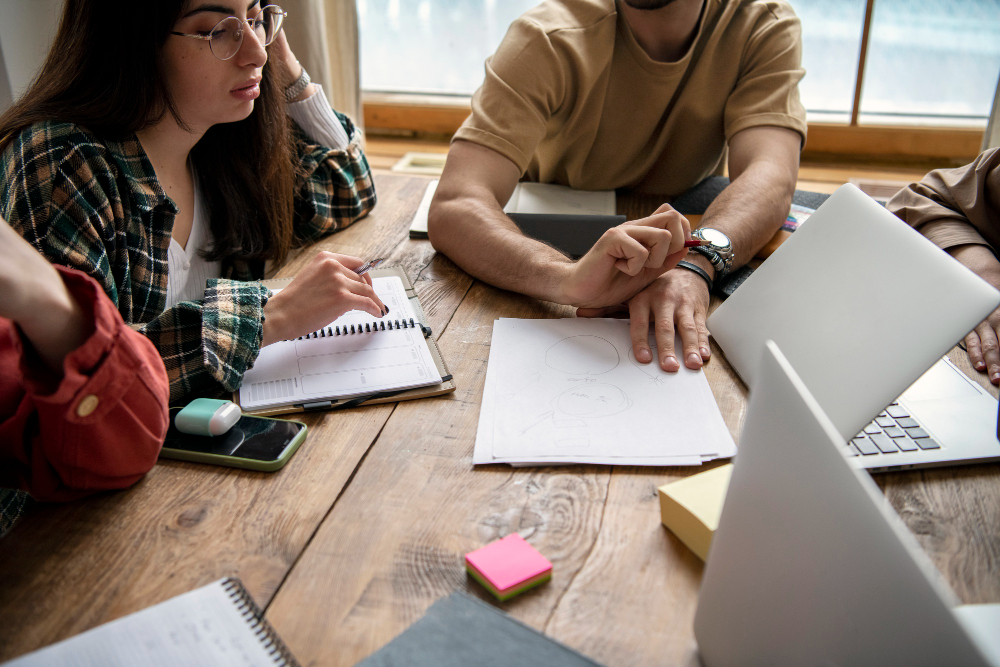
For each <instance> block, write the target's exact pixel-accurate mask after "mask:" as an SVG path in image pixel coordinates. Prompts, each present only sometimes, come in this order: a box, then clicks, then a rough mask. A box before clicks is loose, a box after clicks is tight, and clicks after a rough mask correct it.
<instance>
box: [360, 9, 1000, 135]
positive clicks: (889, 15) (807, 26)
mask: <svg viewBox="0 0 1000 667" xmlns="http://www.w3.org/2000/svg"><path fill="white" fill-rule="evenodd" d="M357 1H358V14H359V21H360V30H361V82H362V87H363V88H364V89H365V90H366V91H379V92H394V93H400V92H401V93H424V94H427V93H430V94H444V95H455V96H468V95H471V94H472V93H473V92H474V91H475V90H476V88H478V87H479V85H480V83H481V82H482V80H483V61H484V60H485V59H486V58H487V57H488V56H489V55H490V54H491V53H493V51H494V50H495V49H496V47H497V45H498V44H499V43H500V41H501V39H503V36H504V34H505V33H506V30H507V26H509V25H510V23H511V22H512V21H513V20H514V19H515V18H517V17H518V16H519V15H521V14H522V13H524V12H525V11H527V10H528V9H530V8H531V7H533V6H535V5H536V4H538V2H537V1H536V0H357ZM790 1H791V4H792V6H793V7H794V8H795V11H796V13H797V14H798V15H799V17H800V18H801V20H802V33H803V65H804V67H805V68H806V72H807V73H806V77H805V79H803V81H802V84H801V88H800V90H801V94H802V101H803V103H804V104H805V106H806V108H807V109H808V111H809V114H810V120H812V121H835V122H849V121H850V120H851V118H852V114H853V113H854V111H855V104H856V100H855V90H856V83H857V76H858V64H859V56H860V54H861V51H862V36H863V34H864V31H865V30H864V29H865V21H866V11H867V7H868V5H869V3H868V2H867V0H790ZM872 6H873V8H874V9H873V12H872V15H871V17H870V28H869V31H868V35H869V39H868V48H867V57H866V59H865V72H864V78H863V87H862V90H861V95H860V100H859V101H860V104H859V106H858V109H857V110H858V111H859V112H860V115H859V119H860V122H862V123H879V124H884V123H901V124H906V123H909V124H919V125H926V124H934V123H937V124H946V125H963V124H965V125H969V124H971V125H974V126H978V127H981V126H984V125H985V122H986V118H987V116H989V113H990V108H991V105H992V102H993V95H994V92H995V91H996V87H997V79H998V76H1000V0H874V2H873V4H872Z"/></svg>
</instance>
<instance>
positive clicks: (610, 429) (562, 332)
mask: <svg viewBox="0 0 1000 667" xmlns="http://www.w3.org/2000/svg"><path fill="white" fill-rule="evenodd" d="M631 342H632V341H631V337H630V335H629V325H628V323H627V322H623V321H620V320H610V319H594V320H587V319H578V318H566V319H561V320H507V319H501V320H498V321H497V322H496V323H495V324H494V330H493V341H492V346H491V350H490V361H489V369H490V370H489V373H490V374H491V375H490V376H488V378H489V379H487V385H486V390H485V391H486V393H484V399H483V410H484V411H485V412H484V415H485V419H487V420H488V421H489V422H490V423H489V424H488V426H487V427H486V429H484V427H483V425H482V424H481V425H480V432H479V433H478V434H477V443H478V441H479V439H482V440H483V441H484V442H488V443H489V444H488V447H489V448H490V451H491V455H492V457H493V458H495V459H513V460H520V461H541V460H549V459H552V460H572V458H573V457H576V456H579V457H582V458H583V459H593V458H595V457H597V458H609V459H619V458H620V459H623V460H624V459H629V458H638V459H643V460H649V459H654V458H662V457H666V458H670V457H680V458H685V457H691V458H694V459H695V461H696V462H697V461H699V460H701V459H702V458H704V457H706V456H714V455H718V454H719V453H720V452H721V453H723V455H726V456H728V455H730V454H731V452H732V450H733V449H734V445H733V444H732V438H731V437H730V436H729V432H728V429H727V428H726V426H725V423H724V422H723V421H722V418H721V415H719V411H718V407H717V405H716V403H715V398H714V397H713V396H712V392H711V389H710V388H709V386H708V382H707V381H706V380H705V376H704V373H702V372H701V371H692V370H688V369H686V368H681V369H680V370H679V371H678V372H676V373H666V372H664V371H663V370H662V369H661V368H660V367H659V364H658V363H657V362H656V361H653V362H651V363H650V364H639V363H638V362H637V361H635V359H634V357H633V356H632V355H631V353H630V349H631V347H632V345H631ZM650 343H653V341H652V340H650ZM655 350H656V348H655V345H653V355H654V359H655V357H656V351H655ZM626 356H628V357H629V359H630V363H621V362H622V361H623V360H624V358H625V357H626ZM491 383H492V385H491ZM491 386H492V392H491V391H490V390H491ZM490 396H492V397H493V398H492V400H488V399H489V397H490ZM487 408H488V409H487ZM487 429H488V430H487ZM478 447H479V445H478V444H477V448H478Z"/></svg>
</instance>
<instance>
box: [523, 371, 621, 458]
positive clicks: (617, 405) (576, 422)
mask: <svg viewBox="0 0 1000 667" xmlns="http://www.w3.org/2000/svg"><path fill="white" fill-rule="evenodd" d="M550 405H551V407H552V409H551V410H548V411H546V412H544V413H543V414H541V415H539V417H538V419H537V421H535V422H534V423H532V424H530V425H528V426H527V427H526V428H525V429H524V430H522V431H521V435H524V434H525V433H527V432H528V431H530V430H531V429H533V428H535V427H536V426H540V425H542V424H547V426H548V427H549V428H554V429H573V428H583V429H586V428H587V427H588V426H589V422H588V421H587V420H588V419H598V418H601V417H610V416H611V415H616V414H618V413H620V412H624V411H625V410H628V409H629V407H631V405H632V401H630V400H629V398H628V396H627V395H626V394H625V392H624V391H622V390H621V388H619V387H616V386H614V385H610V384H580V385H577V386H575V387H570V388H569V389H567V390H566V391H564V392H563V393H561V394H559V395H558V396H556V397H555V398H554V399H552V402H551V404H550ZM558 440H560V439H559V438H558V437H557V441H558ZM573 440H574V442H575V443H576V444H585V442H584V441H585V440H586V439H581V438H573Z"/></svg>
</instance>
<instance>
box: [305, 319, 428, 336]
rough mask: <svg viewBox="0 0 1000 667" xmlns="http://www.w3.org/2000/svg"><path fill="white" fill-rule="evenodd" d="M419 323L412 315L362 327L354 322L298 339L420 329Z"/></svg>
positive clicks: (324, 329) (327, 328) (314, 332)
mask: <svg viewBox="0 0 1000 667" xmlns="http://www.w3.org/2000/svg"><path fill="white" fill-rule="evenodd" d="M418 328H420V327H419V325H418V324H417V323H416V322H414V321H413V318H412V317H411V318H410V319H409V320H391V321H389V322H388V325H387V323H386V322H385V320H381V321H379V322H369V323H366V324H365V326H364V327H363V328H362V326H361V325H360V324H357V325H355V324H352V325H351V326H350V327H348V326H347V325H346V324H345V325H343V326H336V327H324V328H322V329H320V330H319V331H313V332H312V333H311V334H306V335H305V336H299V337H298V339H297V340H308V339H310V338H327V337H329V336H350V335H352V334H362V333H377V332H379V331H392V330H393V329H418Z"/></svg>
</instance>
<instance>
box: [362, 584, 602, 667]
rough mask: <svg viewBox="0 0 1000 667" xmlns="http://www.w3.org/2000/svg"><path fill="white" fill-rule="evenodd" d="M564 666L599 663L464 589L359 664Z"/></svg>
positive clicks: (378, 666)
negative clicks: (472, 595)
mask: <svg viewBox="0 0 1000 667" xmlns="http://www.w3.org/2000/svg"><path fill="white" fill-rule="evenodd" d="M418 665H420V666H425V665H434V666H435V667H467V666H468V665H480V666H483V667H493V666H494V665H495V666H496V667H508V666H509V665H524V666H525V667H531V666H532V665H538V667H543V666H544V667H561V666H562V665H590V666H593V665H598V663H596V662H594V661H593V660H591V659H590V658H587V657H585V656H583V655H581V654H579V653H577V652H576V651H573V650H571V649H569V648H566V647H565V646H563V645H562V644H559V643H558V642H555V641H553V640H551V639H549V638H548V637H546V636H545V635H543V634H541V633H540V632H538V631H536V630H534V629H532V628H530V627H528V626H527V625H525V624H523V623H521V622H520V621H517V620H515V619H513V618H511V617H510V616H508V615H507V614H505V613H503V612H502V611H499V610H498V609H494V608H493V607H491V606H490V605H488V604H486V603H484V602H480V601H479V600H476V599H475V598H473V597H470V596H468V595H466V594H465V593H461V592H456V593H452V594H451V595H449V596H448V597H446V598H442V599H440V600H438V601H437V602H435V603H434V604H432V605H431V607H430V609H428V610H427V613H426V614H424V616H423V618H421V619H420V620H419V621H417V622H416V623H414V624H413V625H411V626H410V627H409V628H407V629H406V630H405V631H404V632H403V634H401V635H399V636H398V637H396V638H395V639H393V640H392V641H391V642H389V643H388V644H386V645H385V646H383V647H382V648H381V649H379V650H378V651H377V652H375V653H373V654H372V655H370V656H368V658H366V659H365V660H363V661H361V662H360V663H358V666H357V667H404V666H413V667H416V666H418Z"/></svg>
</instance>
